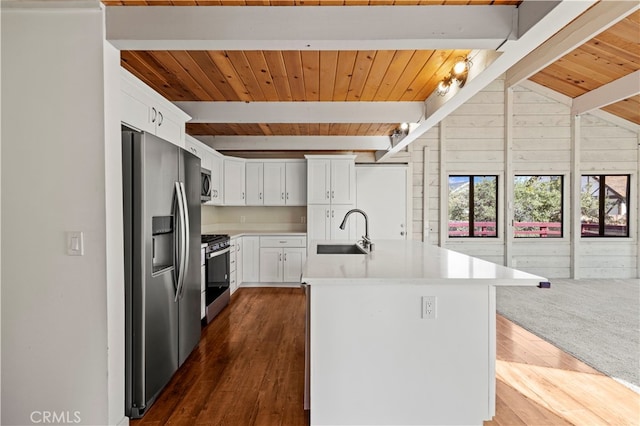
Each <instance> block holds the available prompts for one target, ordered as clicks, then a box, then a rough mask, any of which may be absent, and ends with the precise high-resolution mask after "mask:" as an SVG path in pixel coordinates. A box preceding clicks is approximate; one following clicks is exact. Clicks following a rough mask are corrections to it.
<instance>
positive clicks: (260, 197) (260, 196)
mask: <svg viewBox="0 0 640 426" xmlns="http://www.w3.org/2000/svg"><path fill="white" fill-rule="evenodd" d="M259 199H261V200H262V192H261V193H260V195H259Z"/></svg>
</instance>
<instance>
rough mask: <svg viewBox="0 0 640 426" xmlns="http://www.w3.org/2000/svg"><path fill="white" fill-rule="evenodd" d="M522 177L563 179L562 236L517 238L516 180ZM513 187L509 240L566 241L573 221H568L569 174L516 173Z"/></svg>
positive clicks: (561, 193)
mask: <svg viewBox="0 0 640 426" xmlns="http://www.w3.org/2000/svg"><path fill="white" fill-rule="evenodd" d="M520 176H523V177H524V176H531V177H533V176H541V177H556V176H557V177H560V179H561V185H560V209H561V215H560V236H559V237H544V238H543V237H540V236H538V237H517V236H516V235H515V232H516V229H515V228H516V227H515V202H516V200H515V198H516V197H515V180H516V178H518V177H520ZM512 177H513V186H512V187H511V190H512V191H513V193H512V194H511V199H512V204H511V205H512V206H513V209H511V212H510V215H511V224H512V225H511V232H510V236H509V238H511V239H512V240H513V241H517V242H526V241H536V242H538V241H549V242H554V241H555V242H559V241H566V240H567V238H568V236H569V235H570V231H569V229H570V228H569V224H570V222H571V220H566V217H567V208H570V203H567V200H570V193H569V186H570V185H568V184H567V181H568V179H569V176H568V175H567V173H563V172H554V171H543V172H530V171H518V172H515V173H514V174H513V176H512Z"/></svg>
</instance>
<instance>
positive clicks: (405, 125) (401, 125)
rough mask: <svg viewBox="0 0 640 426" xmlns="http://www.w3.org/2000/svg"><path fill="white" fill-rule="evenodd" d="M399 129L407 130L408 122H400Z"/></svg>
mask: <svg viewBox="0 0 640 426" xmlns="http://www.w3.org/2000/svg"><path fill="white" fill-rule="evenodd" d="M400 130H402V131H405V130H409V123H400Z"/></svg>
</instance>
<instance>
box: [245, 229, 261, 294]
mask: <svg viewBox="0 0 640 426" xmlns="http://www.w3.org/2000/svg"><path fill="white" fill-rule="evenodd" d="M241 252H242V280H243V282H247V283H257V282H260V237H243V238H242V248H241Z"/></svg>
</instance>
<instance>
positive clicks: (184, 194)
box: [176, 182, 191, 300]
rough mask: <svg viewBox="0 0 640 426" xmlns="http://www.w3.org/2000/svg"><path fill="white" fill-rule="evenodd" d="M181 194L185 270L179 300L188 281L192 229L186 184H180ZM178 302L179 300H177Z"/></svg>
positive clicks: (183, 270)
mask: <svg viewBox="0 0 640 426" xmlns="http://www.w3.org/2000/svg"><path fill="white" fill-rule="evenodd" d="M180 193H181V194H182V206H183V212H184V216H183V221H182V223H183V228H182V229H183V232H184V233H183V234H182V235H183V240H184V251H183V252H182V253H183V260H182V261H183V264H184V266H183V269H182V279H181V280H180V288H179V289H178V294H177V297H178V299H181V298H182V293H183V292H184V281H185V280H186V279H187V271H188V270H189V255H190V247H189V246H190V245H191V235H190V232H189V230H190V229H191V227H190V225H189V204H188V203H187V192H186V190H185V189H184V183H183V182H180ZM176 300H177V299H176Z"/></svg>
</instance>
